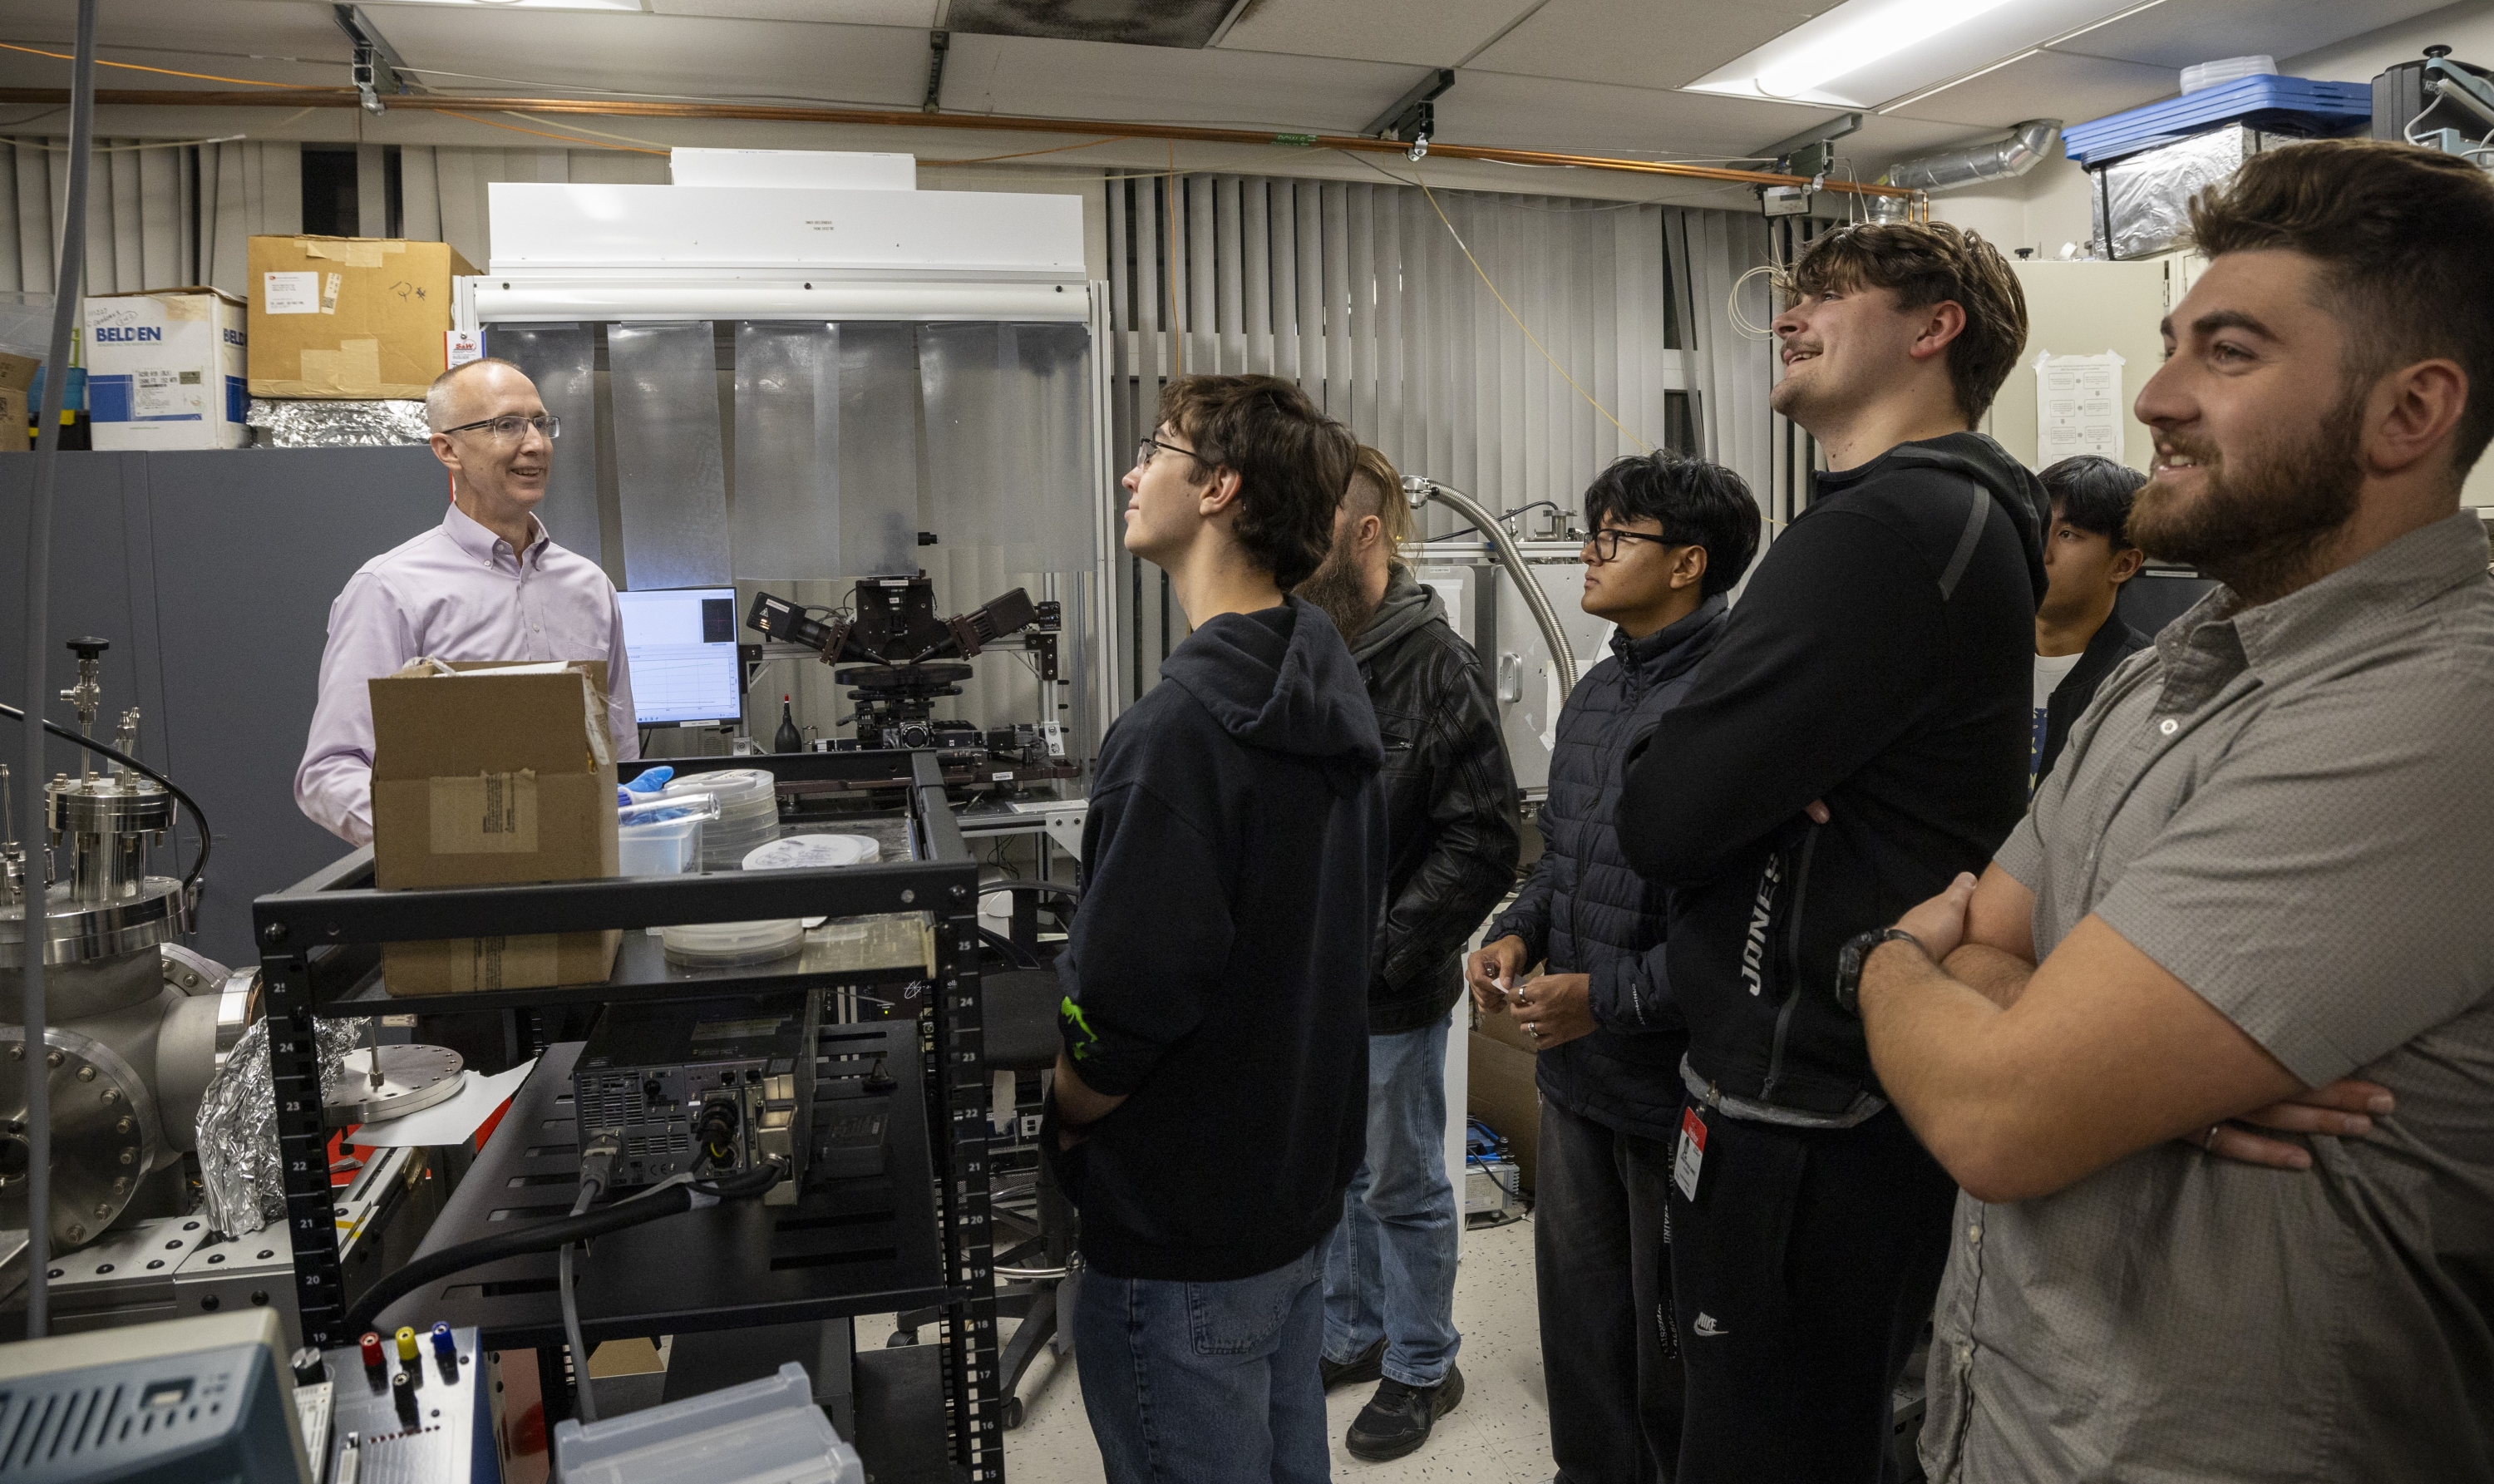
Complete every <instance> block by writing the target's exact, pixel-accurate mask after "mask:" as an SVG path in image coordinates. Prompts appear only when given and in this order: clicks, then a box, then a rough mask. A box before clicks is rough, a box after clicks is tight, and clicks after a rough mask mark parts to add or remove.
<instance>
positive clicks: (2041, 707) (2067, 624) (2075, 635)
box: [2026, 454, 2147, 794]
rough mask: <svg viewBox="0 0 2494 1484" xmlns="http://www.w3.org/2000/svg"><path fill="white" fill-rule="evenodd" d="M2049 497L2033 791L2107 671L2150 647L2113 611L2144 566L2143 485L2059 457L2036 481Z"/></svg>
mask: <svg viewBox="0 0 2494 1484" xmlns="http://www.w3.org/2000/svg"><path fill="white" fill-rule="evenodd" d="M2038 477H2040V478H2041V479H2042V480H2043V481H2044V493H2045V494H2047V495H2049V496H2051V497H2052V500H2053V518H2052V520H2051V522H2050V523H2049V524H2047V525H2046V526H2045V528H2044V579H2045V583H2046V587H2045V590H2044V601H2043V602H2042V603H2040V604H2038V605H2037V606H2036V609H2035V722H2034V740H2033V742H2032V745H2031V746H2030V748H2029V750H2028V754H2027V758H2028V761H2027V765H2026V791H2027V792H2028V793H2029V794H2032V793H2033V792H2034V791H2035V785H2036V784H2037V783H2038V782H2039V781H2041V779H2042V778H2043V776H2044V774H2046V773H2048V772H2052V771H2053V759H2054V758H2056V757H2059V756H2060V755H2061V743H2062V742H2064V741H2066V740H2067V739H2068V738H2069V735H2070V723H2072V722H2074V721H2076V720H2078V719H2079V715H2080V713H2081V712H2084V711H2085V710H2086V709H2087V703H2088V702H2089V701H2092V700H2094V699H2095V694H2096V687H2097V686H2099V685H2101V684H2103V683H2104V678H2105V677H2106V676H2108V675H2111V674H2112V673H2113V667H2114V665H2116V664H2119V663H2120V662H2121V661H2122V660H2124V659H2127V658H2128V657H2130V656H2131V655H2133V654H2136V653H2138V652H2139V651H2142V650H2144V649H2146V648H2147V636H2146V635H2145V634H2143V633H2141V632H2140V631H2139V630H2137V629H2135V628H2133V627H2131V626H2130V625H2129V624H2127V623H2125V622H2123V621H2121V618H2120V616H2119V615H2118V614H2116V613H2114V604H2115V603H2117V602H2118V601H2119V600H2120V598H2121V587H2122V584H2124V583H2126V582H2128V581H2130V580H2131V579H2132V578H2133V577H2136V576H2138V575H2139V567H2140V563H2141V562H2143V561H2144V560H2146V558H2145V556H2144V554H2142V553H2141V551H2140V549H2139V548H2138V547H2136V546H2134V545H2132V544H2131V542H2130V537H2129V535H2128V534H2127V533H2126V528H2127V527H2128V525H2129V523H2130V500H2131V497H2132V496H2134V495H2136V494H2138V493H2139V487H2140V486H2141V485H2143V484H2145V483H2146V482H2147V476H2146V475H2145V474H2143V473H2141V472H2140V471H2139V470H2137V469H2130V468H2127V467H2125V466H2123V465H2119V464H2115V463H2114V461H2113V460H2111V459H2107V458H2103V457H2100V456H2099V455H2096V454H2081V455H2079V456H2078V457H2077V458H2074V459H2063V460H2062V461H2061V462H2060V463H2058V464H2055V465H2053V466H2052V467H2051V468H2050V469H2045V470H2044V472H2043V473H2042V474H2041V475H2039V476H2038Z"/></svg>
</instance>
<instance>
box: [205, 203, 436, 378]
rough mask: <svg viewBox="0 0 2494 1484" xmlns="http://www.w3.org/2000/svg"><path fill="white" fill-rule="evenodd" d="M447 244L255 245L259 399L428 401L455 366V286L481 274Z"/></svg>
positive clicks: (312, 240)
mask: <svg viewBox="0 0 2494 1484" xmlns="http://www.w3.org/2000/svg"><path fill="white" fill-rule="evenodd" d="M475 271H476V270H475V268H474V267H472V266H471V265H470V263H469V261H468V259H466V258H464V257H460V256H459V255H458V254H457V253H455V252H452V251H451V250H450V245H449V244H448V243H444V242H399V241H394V240H391V239H388V238H382V237H254V238H252V239H251V257H250V273H251V280H250V282H251V288H250V293H251V394H252V395H253V396H255V397H341V398H349V399H355V400H373V399H380V398H391V397H421V396H423V395H424V393H425V389H426V388H427V387H429V386H431V385H432V384H433V379H434V378H436V377H438V376H440V375H441V373H442V372H443V371H444V370H446V369H448V368H447V366H446V364H445V361H444V357H443V354H442V337H443V336H445V335H446V334H448V333H449V330H450V309H451V305H450V281H451V280H452V279H453V278H458V277H463V276H466V275H469V274H472V273H474V272H475Z"/></svg>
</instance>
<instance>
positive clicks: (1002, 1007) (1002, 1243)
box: [890, 881, 1079, 1429]
mask: <svg viewBox="0 0 2494 1484" xmlns="http://www.w3.org/2000/svg"><path fill="white" fill-rule="evenodd" d="M980 891H981V893H982V894H984V895H993V894H997V893H1008V892H1009V893H1012V894H1013V898H1014V914H1013V923H1012V927H1011V930H1010V932H1009V933H1003V934H999V933H993V932H988V934H987V936H988V938H989V939H990V943H989V948H990V950H991V952H990V953H989V954H983V955H982V956H983V958H990V959H997V960H1001V961H998V962H993V963H992V964H983V965H982V968H981V971H980V985H981V987H982V989H983V991H984V993H985V998H986V1001H987V1004H986V1016H985V1021H986V1041H987V1053H988V1070H990V1071H991V1072H1013V1073H1023V1072H1046V1071H1049V1070H1050V1069H1051V1068H1053V1067H1054V1066H1055V1065H1056V1052H1057V1047H1058V1045H1060V1044H1061V1043H1060V1042H1059V1040H1058V1038H1057V1031H1056V1014H1057V1005H1058V1003H1059V1002H1060V1001H1061V1000H1062V999H1063V998H1064V991H1063V990H1062V989H1061V988H1059V987H1058V984H1057V978H1056V971H1055V969H1054V968H1052V967H1049V966H1046V965H1045V964H1044V963H1043V962H1042V957H1043V955H1042V954H1041V953H1040V944H1039V910H1040V906H1041V898H1043V897H1054V898H1056V899H1057V900H1056V901H1055V902H1054V903H1051V905H1052V906H1054V907H1055V908H1056V912H1055V915H1056V916H1057V917H1058V918H1059V919H1060V921H1070V920H1071V919H1072V918H1073V915H1074V910H1073V909H1074V903H1075V902H1076V901H1077V900H1078V899H1079V893H1076V892H1075V891H1074V889H1073V888H1071V887H1067V886H1062V885H1059V884H1057V883H1053V882H1046V881H997V882H990V883H988V884H987V885H986V886H984V887H982V888H981V889H980ZM996 1141H997V1142H999V1143H1015V1142H1019V1137H1018V1136H1014V1135H1008V1136H1003V1137H1000V1138H998V1139H997V1140H996ZM991 1167H992V1166H991ZM991 1178H992V1177H991ZM1030 1190H1031V1194H1032V1212H1031V1215H1030V1216H1029V1217H1024V1216H1022V1215H1021V1214H1019V1212H1017V1211H1014V1210H1010V1209H1008V1208H1007V1207H1006V1206H1005V1205H1004V1204H1003V1203H1002V1201H1001V1200H999V1199H996V1198H994V1197H996V1196H1006V1195H1011V1194H1019V1187H1009V1188H1007V1189H1002V1190H996V1191H994V1192H992V1194H991V1197H990V1199H989V1201H988V1213H989V1220H990V1221H991V1223H992V1224H993V1225H994V1226H995V1227H997V1228H1003V1227H1008V1226H1009V1227H1013V1228H1015V1230H1016V1232H1017V1233H1019V1238H1018V1240H1015V1241H1014V1242H1012V1244H1011V1245H1009V1246H1008V1245H1007V1243H1006V1234H1005V1232H1004V1231H1003V1230H1002V1229H998V1230H997V1231H996V1232H995V1234H994V1236H993V1238H992V1243H993V1246H994V1248H995V1258H994V1271H995V1275H996V1312H997V1314H998V1315H999V1316H1002V1317H1013V1318H1019V1320H1020V1321H1021V1322H1020V1323H1019V1325H1018V1326H1016V1327H1015V1329H1014V1333H1013V1338H1012V1339H1011V1340H1009V1341H1007V1342H1006V1344H1005V1348H1004V1353H1003V1355H1002V1356H1001V1357H1000V1359H999V1369H1000V1370H1001V1371H1002V1373H1003V1376H1004V1388H1003V1389H1004V1394H1005V1402H1004V1406H1003V1408H1002V1416H1001V1418H1000V1420H1001V1421H1002V1422H1003V1424H1004V1426H1005V1427H1006V1428H1008V1429H1012V1428H1018V1427H1019V1426H1021V1420H1022V1402H1021V1398H1020V1397H1019V1396H1018V1395H1016V1394H1015V1393H1016V1392H1017V1391H1018V1390H1019V1388H1020V1385H1021V1378H1022V1376H1023V1375H1024V1374H1025V1373H1026V1372H1028V1371H1029V1370H1030V1366H1031V1362H1032V1361H1034V1360H1036V1359H1038V1358H1039V1352H1040V1349H1041V1348H1042V1347H1043V1346H1049V1345H1050V1344H1054V1345H1055V1348H1056V1349H1057V1351H1058V1353H1060V1354H1061V1353H1063V1352H1064V1350H1065V1349H1066V1348H1067V1346H1066V1344H1065V1343H1063V1342H1062V1341H1061V1340H1060V1339H1059V1337H1060V1335H1061V1334H1063V1328H1062V1325H1061V1324H1060V1322H1059V1317H1060V1305H1059V1304H1058V1301H1057V1289H1058V1287H1060V1286H1061V1285H1063V1284H1065V1283H1067V1282H1068V1281H1069V1280H1071V1279H1072V1278H1073V1276H1074V1274H1075V1272H1076V1269H1077V1266H1078V1264H1077V1263H1076V1261H1075V1233H1076V1227H1077V1222H1076V1217H1075V1212H1074V1206H1073V1203H1072V1202H1070V1201H1068V1200H1067V1199H1066V1198H1065V1194H1064V1192H1063V1191H1061V1190H1059V1189H1058V1188H1057V1185H1056V1173H1055V1170H1054V1169H1053V1168H1052V1167H1051V1166H1050V1165H1049V1160H1048V1157H1047V1154H1046V1151H1041V1152H1040V1154H1039V1158H1038V1160H1037V1170H1036V1172H1035V1173H1034V1175H1033V1176H1032V1183H1031V1186H1030ZM935 1318H936V1312H935V1311H934V1310H931V1309H929V1310H920V1311H917V1312H915V1313H911V1314H904V1315H902V1316H900V1318H899V1327H898V1328H897V1330H896V1331H895V1333H894V1334H893V1337H892V1340H891V1342H890V1343H891V1344H893V1345H896V1346H900V1345H915V1344H917V1343H918V1329H919V1326H921V1325H924V1324H930V1323H933V1322H934V1321H935Z"/></svg>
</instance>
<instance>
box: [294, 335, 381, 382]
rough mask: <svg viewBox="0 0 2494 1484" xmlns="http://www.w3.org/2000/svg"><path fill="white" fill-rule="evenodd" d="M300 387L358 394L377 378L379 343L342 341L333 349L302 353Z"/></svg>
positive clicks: (376, 341)
mask: <svg viewBox="0 0 2494 1484" xmlns="http://www.w3.org/2000/svg"><path fill="white" fill-rule="evenodd" d="M302 367H303V384H304V385H305V386H308V387H312V388H314V389H316V390H318V389H320V388H326V389H328V390H332V391H341V392H344V391H360V390H364V389H366V388H370V387H374V386H378V385H380V379H381V343H380V341H378V340H342V341H340V342H338V348H337V349H335V350H306V351H304V352H303V361H302Z"/></svg>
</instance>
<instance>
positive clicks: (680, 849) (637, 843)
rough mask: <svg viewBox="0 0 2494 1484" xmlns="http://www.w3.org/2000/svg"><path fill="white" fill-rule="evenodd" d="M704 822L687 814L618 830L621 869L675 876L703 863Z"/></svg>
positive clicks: (625, 872)
mask: <svg viewBox="0 0 2494 1484" xmlns="http://www.w3.org/2000/svg"><path fill="white" fill-rule="evenodd" d="M701 839H702V821H701V819H700V817H699V816H697V815H691V814H687V815H684V816H683V817H681V818H678V819H662V820H659V821H657V822H656V823H654V824H647V825H631V824H627V825H624V826H622V827H621V828H619V829H618V830H617V831H616V832H615V859H616V868H617V870H618V871H619V872H620V873H621V874H623V875H625V876H674V875H679V874H681V873H683V872H684V871H689V870H696V869H699V868H700V865H701Z"/></svg>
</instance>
